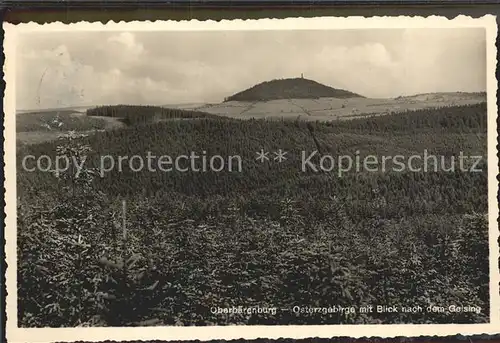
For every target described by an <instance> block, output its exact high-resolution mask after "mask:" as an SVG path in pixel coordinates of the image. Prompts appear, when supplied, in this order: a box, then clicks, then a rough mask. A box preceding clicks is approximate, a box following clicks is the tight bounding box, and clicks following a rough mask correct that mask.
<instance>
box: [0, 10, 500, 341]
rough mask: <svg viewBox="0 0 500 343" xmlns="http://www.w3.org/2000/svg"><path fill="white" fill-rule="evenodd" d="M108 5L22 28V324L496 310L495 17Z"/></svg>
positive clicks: (395, 316)
mask: <svg viewBox="0 0 500 343" xmlns="http://www.w3.org/2000/svg"><path fill="white" fill-rule="evenodd" d="M417 19H418V18H417ZM422 20H423V21H425V19H422ZM478 20H481V19H478ZM470 21H473V20H472V19H470V20H469V22H470ZM493 23H494V20H493ZM60 25H61V26H62V27H64V26H65V25H64V24H60ZM97 25H99V27H102V29H77V27H78V25H66V26H67V29H58V30H43V29H40V30H35V29H33V30H20V31H19V32H17V33H16V35H15V48H14V50H15V72H14V73H13V75H14V76H15V89H14V90H12V89H11V92H15V97H14V100H12V103H15V114H14V112H13V114H12V118H14V117H15V142H13V141H12V142H11V144H12V145H13V146H14V145H15V148H13V150H15V160H14V161H12V160H11V162H14V164H15V167H13V168H14V169H15V185H13V186H12V185H11V186H10V187H13V188H11V192H14V193H11V194H15V198H14V199H13V201H15V205H14V204H13V203H12V201H10V204H11V206H12V208H14V212H12V213H15V226H16V227H15V228H12V230H10V232H11V233H13V232H15V236H16V237H15V243H14V241H12V244H15V254H16V255H15V260H14V261H15V262H14V264H15V268H16V270H15V274H16V275H14V276H13V277H15V280H16V284H15V288H16V289H15V290H13V291H15V292H16V293H15V299H14V300H13V301H15V304H16V309H15V310H16V311H17V313H13V314H12V316H17V318H16V320H17V326H18V327H19V328H82V327H85V328H87V327H152V326H153V327H174V326H175V327H193V326H197V327H205V326H206V327H208V326H220V327H224V326H232V325H241V326H304V327H306V326H308V325H333V326H338V325H345V324H351V325H359V328H362V327H363V326H366V324H372V325H373V324H489V323H491V322H492V317H491V313H495V320H497V318H496V317H497V314H496V312H498V309H496V310H495V309H492V308H491V306H492V304H494V303H495V301H498V294H491V290H492V289H497V290H498V288H494V287H493V288H492V286H490V282H491V280H492V277H493V276H492V273H491V271H492V269H491V265H492V264H491V263H490V255H491V254H492V251H491V250H490V243H491V240H490V238H491V237H490V235H491V233H492V232H493V233H496V232H497V231H495V230H497V223H496V217H492V215H493V214H496V213H497V212H498V205H497V203H496V202H495V201H493V202H492V201H491V199H495V198H496V192H497V189H496V187H497V181H496V180H495V179H494V178H493V179H492V178H491V175H495V173H494V172H495V170H497V169H495V168H498V167H497V163H498V162H497V158H496V156H495V155H496V148H495V145H496V136H494V137H489V135H491V134H492V132H493V133H494V132H496V123H495V121H496V104H495V95H494V93H495V90H493V93H489V91H488V86H489V84H488V78H491V77H493V78H494V67H492V66H491V65H490V64H489V63H490V62H488V54H489V53H491V49H495V46H494V42H492V40H491V39H488V37H489V36H488V34H487V32H488V31H487V29H486V28H485V27H484V26H483V27H482V26H481V25H477V26H474V25H465V26H463V27H460V26H459V25H457V26H456V27H452V26H450V25H443V27H439V26H436V25H434V26H433V25H429V27H425V26H418V25H417V26H415V25H413V26H412V25H408V27H403V26H402V25H396V26H393V25H387V26H386V27H377V28H365V27H363V25H359V26H357V27H352V26H349V27H347V28H335V29H319V28H314V26H312V27H313V28H311V29H308V28H304V25H302V26H301V28H300V29H294V27H293V25H287V26H286V27H285V26H284V28H283V29H279V28H277V27H276V28H274V29H268V30H267V29H256V26H255V25H253V26H251V27H250V28H249V29H228V30H224V29H223V28H224V26H223V25H224V23H219V24H217V23H214V24H213V25H214V27H217V28H218V29H211V30H201V29H200V30H197V29H193V30H189V29H185V27H186V24H184V26H183V28H184V29H179V30H170V29H165V30H159V29H154V30H153V29H151V30H147V29H140V30H138V29H137V25H135V26H127V23H121V24H114V26H113V29H112V30H108V29H106V25H101V24H97ZM144 25H146V27H147V24H144ZM151 25H153V24H151ZM154 25H156V27H157V26H158V25H157V24H154ZM171 25H173V24H171ZM216 25H219V26H216ZM225 25H229V23H228V22H226V24H225ZM239 25H245V24H244V23H240V24H239ZM90 26H91V25H87V26H86V27H87V28H88V27H90ZM495 30H496V29H495ZM495 34H496V32H495ZM7 61H8V57H7ZM495 82H496V81H495ZM8 85H9V83H8V82H7V87H8ZM11 94H12V93H11ZM491 95H493V97H491ZM492 99H493V102H491V100H492ZM490 106H494V107H493V108H494V111H493V112H491V110H490ZM11 120H12V122H13V121H14V120H13V119H11ZM492 125H493V126H492ZM9 130H12V131H11V132H13V131H14V126H10V127H8V126H7V125H6V127H5V131H4V135H5V136H6V137H7V132H8V131H9ZM492 130H493V131H492ZM12 137H14V135H12ZM7 138H8V137H7ZM488 138H490V140H491V139H493V140H494V142H493V143H491V142H490V143H489V140H488ZM7 164H8V163H7ZM492 165H493V166H492ZM492 171H493V174H492ZM10 180H13V176H12V177H11V178H10ZM13 182H14V181H13ZM6 187H7V186H6ZM9 199H10V198H9ZM9 199H8V200H7V203H9ZM7 215H8V216H9V214H7ZM492 218H494V219H493V220H492ZM8 242H10V241H9V240H8ZM496 249H497V250H498V248H496ZM494 254H495V255H494V256H496V257H497V258H498V252H496V251H495V252H494ZM16 262H17V263H16ZM9 268H10V265H9ZM494 277H495V278H496V277H497V271H496V272H495V275H494ZM496 283H498V280H497V282H496ZM497 286H498V285H496V287H497ZM8 291H9V292H10V290H9V289H8ZM493 298H494V299H497V300H495V301H493V300H492V299H493ZM11 304H12V302H11ZM283 330H285V331H286V328H285V329H283ZM354 330H357V329H354ZM480 331H481V332H483V331H484V330H480ZM285 336H286V335H284V337H285Z"/></svg>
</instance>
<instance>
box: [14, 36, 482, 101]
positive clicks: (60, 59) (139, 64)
mask: <svg viewBox="0 0 500 343" xmlns="http://www.w3.org/2000/svg"><path fill="white" fill-rule="evenodd" d="M301 73H304V77H305V78H308V79H313V80H315V81H318V82H320V83H323V84H325V85H328V86H332V87H335V88H342V89H347V90H350V91H353V92H356V93H359V94H362V95H364V96H367V97H396V96H399V95H411V94H416V93H426V92H437V91H467V92H469V91H484V90H485V89H486V43H485V31H484V30H483V29H412V30H399V29H392V30H388V29H384V30H374V29H371V30H329V31H246V32H241V31H240V32H237V31H226V32H223V31H212V32H207V31H205V32H72V33H70V32H50V33H29V34H28V33H25V34H23V35H22V36H21V37H20V38H19V40H18V49H17V79H16V80H17V82H16V88H17V89H16V98H17V99H16V102H17V108H18V109H36V108H52V107H65V106H91V105H99V104H118V103H125V104H158V105H159V104H162V105H163V104H179V103H199V102H220V101H222V100H223V99H224V97H226V96H229V95H231V94H233V93H236V92H238V91H241V90H243V89H246V88H248V87H251V86H253V85H255V84H257V83H260V82H262V81H268V80H272V79H277V78H288V77H298V76H300V74H301Z"/></svg>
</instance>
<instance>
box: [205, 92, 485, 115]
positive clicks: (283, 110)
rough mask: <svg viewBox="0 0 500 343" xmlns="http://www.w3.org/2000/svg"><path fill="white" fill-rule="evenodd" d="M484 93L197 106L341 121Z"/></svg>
mask: <svg viewBox="0 0 500 343" xmlns="http://www.w3.org/2000/svg"><path fill="white" fill-rule="evenodd" d="M485 101H486V97H485V96H484V95H481V94H468V93H435V94H423V95H416V96H408V97H401V98H396V99H370V98H349V99H338V98H320V99H286V100H271V101H266V102H240V101H228V102H224V103H221V104H212V105H206V106H197V107H196V109H197V110H199V111H204V112H208V113H213V114H218V115H222V116H227V117H232V118H241V119H248V118H293V119H295V118H298V117H300V119H303V120H324V121H329V120H337V119H350V118H355V117H364V116H378V115H385V114H390V113H398V112H404V111H408V110H410V111H411V110H417V109H423V108H434V107H445V106H461V105H470V104H477V103H481V102H485Z"/></svg>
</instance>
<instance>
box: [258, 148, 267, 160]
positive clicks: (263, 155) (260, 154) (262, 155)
mask: <svg viewBox="0 0 500 343" xmlns="http://www.w3.org/2000/svg"><path fill="white" fill-rule="evenodd" d="M256 154H257V158H256V160H257V161H260V162H262V163H264V161H269V157H267V155H269V153H268V152H265V151H264V149H260V152H256Z"/></svg>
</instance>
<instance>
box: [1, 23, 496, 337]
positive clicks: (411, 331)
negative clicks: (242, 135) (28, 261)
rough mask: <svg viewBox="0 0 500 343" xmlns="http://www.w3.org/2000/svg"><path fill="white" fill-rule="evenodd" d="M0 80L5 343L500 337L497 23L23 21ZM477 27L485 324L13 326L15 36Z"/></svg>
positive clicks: (8, 29) (10, 28) (7, 46)
mask: <svg viewBox="0 0 500 343" xmlns="http://www.w3.org/2000/svg"><path fill="white" fill-rule="evenodd" d="M3 27H4V30H5V40H4V52H5V56H6V58H5V65H4V73H5V81H6V90H5V98H4V111H5V124H4V125H5V129H4V139H5V144H4V157H5V170H4V171H5V173H4V174H5V199H6V207H5V213H6V225H5V239H6V247H5V252H6V259H7V264H8V267H7V271H6V274H7V275H6V286H7V292H8V294H7V299H6V313H7V328H6V334H7V335H6V336H7V340H8V341H9V342H23V343H24V342H54V341H58V342H62V341H65V342H71V341H104V340H116V341H126V340H192V339H193V340H194V339H198V340H211V339H240V338H244V339H257V338H272V339H273V338H276V339H277V338H295V339H299V338H308V337H322V338H330V337H334V336H350V337H356V338H358V337H370V336H376V337H395V336H421V335H426V336H427V335H428V336H434V335H437V336H445V335H454V334H463V335H473V334H483V333H486V334H493V333H500V295H499V282H500V276H499V271H498V258H499V250H498V244H497V239H498V237H499V231H498V225H497V218H498V203H497V190H498V181H497V179H496V176H497V175H498V170H499V169H498V158H497V156H496V152H497V150H496V145H497V127H496V116H497V105H496V91H497V80H496V78H495V68H496V46H495V40H496V36H497V26H496V18H495V17H494V16H492V15H487V16H484V17H482V18H475V19H474V18H470V17H466V16H458V17H456V18H455V19H452V20H449V19H446V18H444V17H437V16H431V17H428V18H422V17H403V16H400V17H372V18H364V17H348V18H335V17H318V18H287V19H260V20H222V21H220V22H215V21H198V20H191V21H162V22H161V21H156V22H150V21H146V22H139V21H135V22H129V23H126V22H119V23H115V22H109V23H107V24H102V23H88V22H80V23H75V24H62V23H60V22H56V23H50V24H44V25H39V24H36V23H26V24H18V25H12V24H8V23H4V25H3ZM459 27H460V28H464V27H470V28H473V27H474V28H477V27H482V28H484V29H485V30H486V37H487V87H488V88H487V97H488V178H489V181H488V200H489V223H490V276H491V280H490V297H491V316H490V318H491V322H490V323H489V324H468V325H456V324H442V325H434V324H433V325H410V324H408V325H389V324H387V325H322V326H318V325H314V326H312V325H310V326H305V325H304V326H295V325H293V326H209V327H145V328H54V329H51V328H40V329H23V328H18V327H17V287H16V284H17V270H16V261H17V258H16V147H15V142H16V136H15V113H16V112H15V81H16V80H15V75H16V74H15V70H16V51H15V50H16V41H17V40H16V35H17V34H18V33H20V32H30V31H31V32H32V31H38V32H40V31H44V32H48V31H67V30H74V31H125V30H126V31H166V30H168V31H196V30H203V31H208V30H292V29H293V30H315V29H317V30H325V29H331V30H335V29H337V30H338V29H368V28H373V29H375V28H459Z"/></svg>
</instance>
